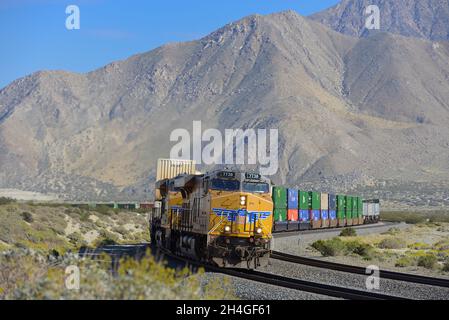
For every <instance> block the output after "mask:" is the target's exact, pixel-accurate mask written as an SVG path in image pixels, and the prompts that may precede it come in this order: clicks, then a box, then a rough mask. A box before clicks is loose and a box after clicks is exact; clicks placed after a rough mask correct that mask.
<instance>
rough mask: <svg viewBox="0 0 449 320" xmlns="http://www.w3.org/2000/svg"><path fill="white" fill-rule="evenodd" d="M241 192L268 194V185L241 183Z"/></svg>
mask: <svg viewBox="0 0 449 320" xmlns="http://www.w3.org/2000/svg"><path fill="white" fill-rule="evenodd" d="M243 191H244V192H252V193H269V192H270V187H269V186H268V183H260V182H259V183H257V182H243Z"/></svg>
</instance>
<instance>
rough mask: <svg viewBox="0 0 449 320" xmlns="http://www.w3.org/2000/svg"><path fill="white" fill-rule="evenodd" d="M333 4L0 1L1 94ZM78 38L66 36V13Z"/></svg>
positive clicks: (324, 0)
mask: <svg viewBox="0 0 449 320" xmlns="http://www.w3.org/2000/svg"><path fill="white" fill-rule="evenodd" d="M338 2H339V1H338V0H307V1H306V0H220V1H217V0H190V1H189V0H163V1H157V0H147V1H143V0H142V1H141V0H135V1H133V0H128V1H125V0H71V1H65V0H0V43H1V47H0V88H2V87H4V86H6V85H7V84H9V83H10V82H11V81H13V80H15V79H17V78H19V77H22V76H25V75H27V74H30V73H32V72H35V71H38V70H60V69H62V70H68V71H75V72H86V71H90V70H93V69H96V68H99V67H101V66H103V65H105V64H107V63H110V62H112V61H115V60H121V59H125V58H127V57H129V56H131V55H133V54H136V53H139V52H145V51H149V50H151V49H154V48H156V47H158V46H160V45H162V44H164V43H167V42H178V41H186V40H195V39H199V38H201V37H203V36H205V35H207V34H208V33H210V32H212V31H214V30H215V29H217V28H219V27H221V26H223V25H225V24H227V23H229V22H232V21H234V20H237V19H240V18H242V17H244V16H247V15H250V14H254V13H259V14H268V13H273V12H278V11H282V10H287V9H293V10H296V11H297V12H298V13H300V14H302V15H309V14H311V13H314V12H317V11H320V10H322V9H325V8H328V7H330V6H333V5H335V4H336V3H338ZM72 4H74V5H77V6H78V7H79V9H80V13H81V14H80V16H81V17H80V23H81V28H80V30H67V29H66V27H65V21H66V18H67V16H68V15H67V14H66V13H65V9H66V7H67V6H68V5H72Z"/></svg>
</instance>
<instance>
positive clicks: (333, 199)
mask: <svg viewBox="0 0 449 320" xmlns="http://www.w3.org/2000/svg"><path fill="white" fill-rule="evenodd" d="M329 210H337V196H336V195H335V194H330V195H329Z"/></svg>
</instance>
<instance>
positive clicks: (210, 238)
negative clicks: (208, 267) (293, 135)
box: [150, 160, 273, 269]
mask: <svg viewBox="0 0 449 320" xmlns="http://www.w3.org/2000/svg"><path fill="white" fill-rule="evenodd" d="M165 161H171V162H170V163H169V166H172V167H173V166H175V169H173V168H172V169H169V170H168V172H169V174H168V175H165V176H170V175H171V176H173V177H168V178H163V177H162V176H163V175H162V176H161V175H160V174H159V173H158V178H159V179H158V181H157V182H156V205H155V208H154V209H153V211H152V214H151V217H150V228H151V230H150V232H151V238H152V242H153V243H156V245H157V246H159V247H162V248H165V249H167V250H169V251H170V252H172V253H174V254H177V255H181V256H186V257H189V258H193V259H196V260H199V261H204V262H208V263H212V264H214V265H217V266H221V267H230V268H249V269H253V268H257V267H259V266H264V265H266V264H267V263H268V259H269V254H270V244H271V238H272V236H271V231H272V226H273V214H272V213H273V202H272V199H271V182H270V180H269V179H268V178H265V177H263V176H261V175H260V174H257V173H252V172H241V171H237V170H235V171H234V170H219V171H214V172H211V173H206V174H201V173H198V172H194V170H184V172H185V173H181V174H177V172H182V171H183V169H185V167H186V166H185V163H180V162H179V161H178V160H165ZM177 163H178V164H177ZM159 167H160V166H159V165H158V168H159ZM176 167H178V169H176ZM193 167H194V166H193ZM189 168H190V169H192V166H190V167H189ZM158 171H159V169H158ZM186 171H191V172H186ZM175 174H177V175H175Z"/></svg>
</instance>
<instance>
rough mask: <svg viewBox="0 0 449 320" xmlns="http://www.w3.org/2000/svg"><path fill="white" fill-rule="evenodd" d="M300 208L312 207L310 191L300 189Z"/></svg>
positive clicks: (307, 208)
mask: <svg viewBox="0 0 449 320" xmlns="http://www.w3.org/2000/svg"><path fill="white" fill-rule="evenodd" d="M299 209H301V210H309V209H312V203H311V199H310V193H309V192H307V191H299Z"/></svg>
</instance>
